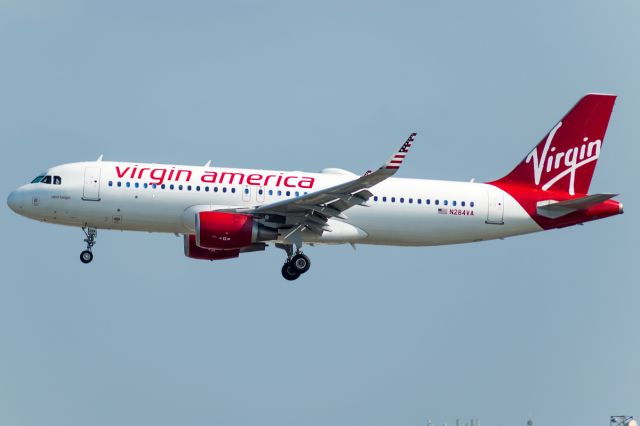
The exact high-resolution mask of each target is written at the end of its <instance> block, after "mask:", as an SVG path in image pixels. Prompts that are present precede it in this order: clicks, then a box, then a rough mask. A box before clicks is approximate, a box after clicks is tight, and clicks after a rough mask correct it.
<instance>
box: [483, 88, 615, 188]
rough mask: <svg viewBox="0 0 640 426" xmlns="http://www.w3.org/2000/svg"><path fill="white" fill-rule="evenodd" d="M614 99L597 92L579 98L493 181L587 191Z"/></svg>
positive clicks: (533, 186)
mask: <svg viewBox="0 0 640 426" xmlns="http://www.w3.org/2000/svg"><path fill="white" fill-rule="evenodd" d="M615 100H616V96H615V95H604V94H595V93H591V94H588V95H586V96H585V97H583V98H582V99H580V100H579V101H578V103H577V104H576V105H575V106H574V107H573V108H572V109H571V111H569V112H568V113H567V115H565V116H564V118H562V120H560V121H559V122H558V124H556V125H555V126H554V127H553V128H552V129H551V131H549V133H548V134H547V135H546V136H545V137H544V138H543V139H542V141H540V143H539V144H538V145H537V146H536V147H535V148H533V150H532V151H531V152H530V153H529V154H527V156H526V157H525V158H524V159H523V160H522V161H521V162H520V164H518V165H517V166H516V168H515V169H513V170H512V171H511V173H509V174H508V175H506V176H505V177H503V178H501V179H498V180H497V181H495V182H491V183H492V184H502V185H505V184H506V185H517V186H524V187H529V188H536V189H541V190H543V191H547V190H553V191H558V192H566V193H568V194H569V195H575V194H587V193H588V191H589V185H590V184H591V178H592V177H593V172H594V170H595V168H596V163H597V161H598V158H599V157H600V149H601V148H602V143H603V142H604V135H605V133H606V131H607V126H608V124H609V117H610V116H611V111H612V110H613V104H614V102H615Z"/></svg>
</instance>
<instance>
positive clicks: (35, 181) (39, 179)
mask: <svg viewBox="0 0 640 426" xmlns="http://www.w3.org/2000/svg"><path fill="white" fill-rule="evenodd" d="M42 178H44V175H40V176H37V177H36V178H35V179H34V180H32V181H31V183H38V182H40V181H41V180H42Z"/></svg>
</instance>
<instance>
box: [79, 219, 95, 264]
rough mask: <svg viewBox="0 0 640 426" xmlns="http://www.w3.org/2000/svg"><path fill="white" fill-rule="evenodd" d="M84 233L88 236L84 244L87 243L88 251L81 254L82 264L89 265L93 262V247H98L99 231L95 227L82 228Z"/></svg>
mask: <svg viewBox="0 0 640 426" xmlns="http://www.w3.org/2000/svg"><path fill="white" fill-rule="evenodd" d="M82 231H83V232H84V234H85V235H86V236H87V238H85V239H84V242H85V243H87V249H86V250H84V251H82V253H80V262H82V263H89V262H91V261H92V260H93V252H92V251H91V250H92V249H93V246H94V245H96V237H97V236H98V229H97V228H93V227H87V228H82Z"/></svg>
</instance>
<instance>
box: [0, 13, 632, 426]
mask: <svg viewBox="0 0 640 426" xmlns="http://www.w3.org/2000/svg"><path fill="white" fill-rule="evenodd" d="M638 22H640V3H638V1H636V0H616V1H568V2H563V1H560V2H559V1H535V2H512V1H504V2H494V1H488V2H486V1H485V2H476V1H439V2H428V1H417V2H404V1H389V2H380V1H371V2H349V1H338V2H332V1H328V2H280V1H264V2H246V1H240V2H219V3H216V2H209V1H201V2H198V1H182V2H174V3H169V2H157V1H133V2H132V1H119V0H116V1H108V2H105V1H80V0H61V1H58V0H0V55H1V56H0V146H1V147H2V151H1V154H0V158H1V159H0V164H1V165H2V167H1V168H0V192H1V194H2V197H6V195H7V194H8V193H9V192H10V191H11V190H12V189H13V188H15V187H18V186H19V185H22V184H24V183H26V182H28V181H30V179H31V178H33V177H34V176H35V175H36V174H37V173H38V172H40V171H42V170H44V169H45V168H47V167H49V166H53V165H56V164H60V163H66V162H72V161H79V160H92V159H95V158H97V157H98V155H100V154H104V155H105V159H109V160H124V161H145V162H167V163H182V164H194V165H200V164H204V163H205V162H206V161H207V160H209V159H211V160H212V161H213V164H215V165H221V166H237V167H256V168H270V169H289V170H308V171H317V170H320V169H322V168H324V167H331V166H332V167H341V168H345V169H349V170H352V171H353V172H355V173H362V172H364V171H365V170H367V169H370V168H373V167H376V166H378V165H379V164H381V163H382V162H383V161H384V160H386V159H387V157H388V156H389V155H390V153H391V152H392V151H393V150H394V149H396V148H397V146H398V145H399V144H400V143H401V142H402V141H403V140H404V139H405V138H406V137H407V135H408V134H409V133H410V132H411V131H417V132H418V138H417V141H416V143H415V145H414V149H413V151H412V155H411V156H410V157H409V158H408V160H407V161H406V162H405V166H404V167H403V169H402V170H401V171H400V175H401V176H405V177H419V178H436V179H452V180H468V179H471V178H476V180H478V181H486V180H490V179H493V178H497V177H499V176H502V175H503V174H505V173H506V172H508V171H509V170H510V169H511V168H512V167H513V166H514V165H515V164H516V163H517V162H518V161H519V160H520V159H521V158H522V157H523V156H524V155H525V154H526V153H527V152H528V151H529V150H530V149H531V148H532V147H533V146H534V145H535V144H536V143H537V142H538V141H539V140H540V139H541V138H542V136H543V135H544V134H545V133H546V132H547V131H548V130H549V129H550V128H551V127H552V126H553V125H554V124H555V123H556V122H557V120H559V119H560V118H561V117H562V115H563V114H564V113H565V112H566V111H568V110H569V108H571V107H572V106H573V104H574V103H575V102H576V101H577V100H578V99H579V98H580V97H581V96H582V95H583V94H585V93H587V92H608V93H615V94H617V95H619V98H618V101H617V103H616V106H615V109H614V112H613V116H612V119H611V123H610V126H609V132H608V134H607V138H606V140H605V144H604V146H603V151H602V156H601V159H600V161H599V163H598V168H597V169H596V173H595V176H594V180H593V183H592V185H591V190H592V192H617V193H620V194H622V195H621V196H620V197H619V200H620V201H622V202H624V204H625V209H626V213H625V214H624V215H622V216H618V217H614V218H610V219H606V220H602V221H598V222H594V223H589V224H587V225H585V226H577V227H574V228H570V229H564V230H557V231H550V232H545V233H540V234H535V235H529V236H524V237H516V238H512V239H507V240H504V241H493V242H484V243H479V244H471V245H461V246H449V247H426V248H390V247H367V246H359V247H358V249H357V251H353V250H352V249H351V248H350V247H349V246H337V247H316V248H309V249H308V250H307V253H308V254H309V255H310V256H311V258H312V262H313V266H312V269H311V271H310V272H309V273H308V274H307V275H305V276H304V277H302V278H301V279H300V280H298V281H296V282H295V283H294V284H291V283H287V282H285V281H284V280H283V279H282V278H281V276H280V266H281V264H282V261H283V255H284V253H283V252H282V251H280V250H276V249H275V248H270V249H268V251H267V252H265V253H251V254H247V255H243V256H241V257H240V258H239V259H236V260H231V261H223V262H204V261H196V260H191V259H188V258H185V257H184V256H183V254H182V240H181V239H179V238H176V237H175V236H173V235H162V234H146V233H121V232H113V231H112V232H109V231H104V232H100V233H99V235H98V245H97V246H96V247H95V254H96V259H95V260H94V262H93V263H92V264H90V265H82V264H81V263H80V261H79V260H78V254H79V253H80V251H81V250H82V249H83V247H84V244H83V242H82V239H83V234H82V232H81V231H80V230H79V229H73V228H66V227H59V226H53V225H46V224H42V223H38V222H34V221H30V220H28V219H25V218H23V217H20V216H17V215H15V214H14V213H13V212H11V211H10V210H9V209H8V207H6V205H4V204H3V206H2V208H0V218H1V219H0V220H1V223H2V244H1V245H0V247H1V248H0V262H1V266H2V279H1V283H0V424H2V425H12V426H36V425H38V426H40V425H48V426H54V425H60V426H63V425H64V426H70V425H82V426H86V425H98V426H102V425H104V426H106V425H116V424H117V425H144V424H147V425H212V424H213V425H296V426H300V425H309V426H312V425H314V426H315V425H329V424H331V425H375V426H377V425H380V426H382V425H425V424H426V422H427V420H428V419H432V420H433V421H434V422H435V423H439V424H442V423H443V422H445V421H446V422H447V423H449V424H451V423H453V422H454V420H455V418H456V417H460V418H463V419H469V418H471V417H474V418H479V419H480V420H481V423H482V424H484V425H518V424H524V423H525V422H526V420H527V418H528V416H532V417H533V419H534V421H535V423H536V424H537V425H564V424H570V425H578V424H581V425H605V424H608V416H610V415H613V414H631V415H636V416H640V389H639V384H640V361H639V360H640V318H639V314H638V301H639V298H640V279H638V267H637V262H638V254H639V249H638V238H639V237H640V232H639V222H640V221H639V216H638V213H637V212H638V211H640V196H639V193H638V192H639V191H638V178H639V174H640V173H639V171H638V156H639V155H640V149H639V148H638V139H639V136H640V135H639V133H640V132H639V131H638V117H639V116H640V115H639V114H640V55H639V53H640V50H639V49H640V25H638Z"/></svg>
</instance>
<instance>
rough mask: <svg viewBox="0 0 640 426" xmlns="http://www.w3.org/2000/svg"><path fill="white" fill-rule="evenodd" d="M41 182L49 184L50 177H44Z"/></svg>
mask: <svg viewBox="0 0 640 426" xmlns="http://www.w3.org/2000/svg"><path fill="white" fill-rule="evenodd" d="M41 182H42V183H48V184H51V176H45V177H44V179H42V181H41Z"/></svg>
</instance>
